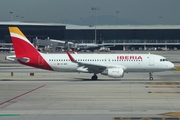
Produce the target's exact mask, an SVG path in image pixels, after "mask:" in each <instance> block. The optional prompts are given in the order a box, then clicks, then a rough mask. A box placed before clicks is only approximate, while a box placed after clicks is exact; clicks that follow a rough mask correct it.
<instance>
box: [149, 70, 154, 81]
mask: <svg viewBox="0 0 180 120" xmlns="http://www.w3.org/2000/svg"><path fill="white" fill-rule="evenodd" d="M149 80H153V75H152V72H149Z"/></svg>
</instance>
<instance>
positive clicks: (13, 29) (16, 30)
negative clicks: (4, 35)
mask: <svg viewBox="0 0 180 120" xmlns="http://www.w3.org/2000/svg"><path fill="white" fill-rule="evenodd" d="M9 31H10V32H11V33H16V34H19V35H21V36H23V37H25V35H24V34H23V33H22V32H21V31H20V30H19V28H17V27H9ZM25 38H26V37H25Z"/></svg>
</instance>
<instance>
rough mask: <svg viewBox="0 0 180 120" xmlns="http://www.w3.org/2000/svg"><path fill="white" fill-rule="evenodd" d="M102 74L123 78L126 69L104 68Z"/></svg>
mask: <svg viewBox="0 0 180 120" xmlns="http://www.w3.org/2000/svg"><path fill="white" fill-rule="evenodd" d="M101 74H102V75H107V76H108V77H113V78H122V77H123V76H124V70H123V69H122V68H109V69H106V70H104V71H103V72H102V73H101Z"/></svg>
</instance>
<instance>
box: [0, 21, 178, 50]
mask: <svg viewBox="0 0 180 120" xmlns="http://www.w3.org/2000/svg"><path fill="white" fill-rule="evenodd" d="M9 26H17V27H19V28H20V29H21V30H22V31H23V33H24V34H25V35H26V36H27V38H28V39H29V40H30V41H31V42H33V39H35V38H39V39H47V38H51V39H58V40H64V41H71V42H74V43H82V42H83V43H92V42H95V35H96V39H97V40H96V41H98V40H102V41H103V42H104V43H115V44H116V47H114V49H118V50H130V49H131V50H135V49H136V50H139V49H140V48H141V49H142V50H145V49H148V48H153V47H154V48H158V47H164V48H165V49H180V25H97V26H80V25H69V24H60V23H33V22H0V42H1V43H3V42H6V43H11V39H10V35H9V31H8V27H9Z"/></svg>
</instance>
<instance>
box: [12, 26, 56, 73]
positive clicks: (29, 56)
mask: <svg viewBox="0 0 180 120" xmlns="http://www.w3.org/2000/svg"><path fill="white" fill-rule="evenodd" d="M9 32H10V35H11V39H12V43H13V46H14V51H15V54H16V59H17V61H18V62H20V63H21V64H24V65H28V66H32V67H36V68H41V69H46V70H53V69H52V68H51V66H50V65H49V64H48V62H47V61H46V59H44V58H43V54H41V53H39V52H38V51H37V50H36V48H35V47H34V46H33V45H32V44H31V42H30V41H29V40H28V39H27V38H26V37H25V35H24V34H23V33H22V32H21V31H20V30H19V28H17V27H9Z"/></svg>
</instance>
